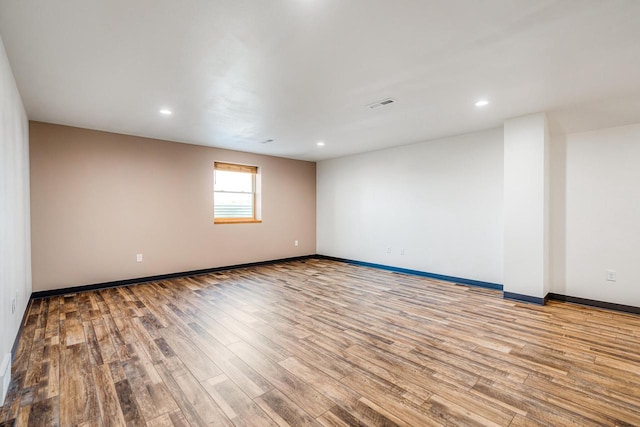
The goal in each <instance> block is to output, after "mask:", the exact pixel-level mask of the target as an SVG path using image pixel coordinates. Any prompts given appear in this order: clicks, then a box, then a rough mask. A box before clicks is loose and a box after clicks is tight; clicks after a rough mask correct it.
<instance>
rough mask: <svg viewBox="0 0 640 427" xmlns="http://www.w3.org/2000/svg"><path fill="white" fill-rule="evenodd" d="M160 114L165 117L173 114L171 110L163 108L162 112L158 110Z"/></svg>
mask: <svg viewBox="0 0 640 427" xmlns="http://www.w3.org/2000/svg"><path fill="white" fill-rule="evenodd" d="M160 114H162V115H165V116H170V115H172V114H173V112H172V111H171V110H167V109H166V108H163V109H162V110H160Z"/></svg>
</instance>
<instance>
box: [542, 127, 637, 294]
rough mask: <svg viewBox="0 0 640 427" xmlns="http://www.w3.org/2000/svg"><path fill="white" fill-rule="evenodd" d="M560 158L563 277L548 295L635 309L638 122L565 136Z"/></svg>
mask: <svg viewBox="0 0 640 427" xmlns="http://www.w3.org/2000/svg"><path fill="white" fill-rule="evenodd" d="M566 159H567V160H566V207H565V209H566V224H565V227H566V236H565V245H566V247H565V249H566V273H565V274H566V277H565V283H562V282H560V281H558V282H556V283H554V288H553V292H557V293H561V294H564V295H569V296H576V297H581V298H589V299H594V300H599V301H607V302H612V303H617V304H626V305H633V306H640V280H639V278H640V185H639V183H640V166H639V165H640V124H635V125H631V126H623V127H616V128H609V129H600V130H596V131H592V132H587V133H576V134H569V135H567V136H566ZM560 242H561V241H560ZM606 270H616V271H617V281H616V282H610V281H607V280H606Z"/></svg>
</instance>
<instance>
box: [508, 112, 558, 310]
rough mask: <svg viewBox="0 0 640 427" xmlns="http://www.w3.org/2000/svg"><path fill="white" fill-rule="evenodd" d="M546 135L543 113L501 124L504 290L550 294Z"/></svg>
mask: <svg viewBox="0 0 640 427" xmlns="http://www.w3.org/2000/svg"><path fill="white" fill-rule="evenodd" d="M548 135H549V133H548V130H547V121H546V116H545V114H544V113H539V114H531V115H528V116H524V117H518V118H515V119H511V120H507V121H506V122H505V123H504V238H505V241H504V255H505V257H504V291H505V292H510V293H516V294H520V295H527V296H532V297H537V298H543V297H544V296H545V295H546V294H547V293H548V292H549V262H548V260H549V241H548V236H549V189H548V185H549V180H548V176H549V136H548Z"/></svg>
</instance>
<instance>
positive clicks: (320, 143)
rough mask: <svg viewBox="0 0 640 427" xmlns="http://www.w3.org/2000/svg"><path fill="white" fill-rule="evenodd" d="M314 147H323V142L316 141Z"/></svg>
mask: <svg viewBox="0 0 640 427" xmlns="http://www.w3.org/2000/svg"><path fill="white" fill-rule="evenodd" d="M316 145H317V146H318V147H324V142H322V141H318V142H316Z"/></svg>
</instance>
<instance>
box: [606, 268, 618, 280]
mask: <svg viewBox="0 0 640 427" xmlns="http://www.w3.org/2000/svg"><path fill="white" fill-rule="evenodd" d="M617 279H618V272H617V271H615V270H607V282H615V281H616V280H617Z"/></svg>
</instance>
